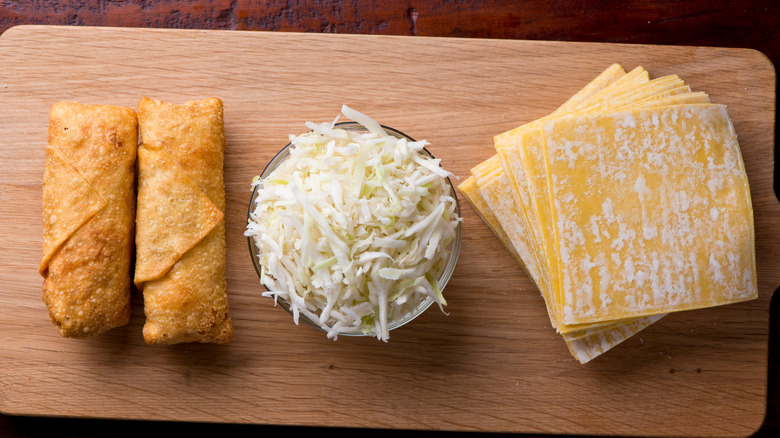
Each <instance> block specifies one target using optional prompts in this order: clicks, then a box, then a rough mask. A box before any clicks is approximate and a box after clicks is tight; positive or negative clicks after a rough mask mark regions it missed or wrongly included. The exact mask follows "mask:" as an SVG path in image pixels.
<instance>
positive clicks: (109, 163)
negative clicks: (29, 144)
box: [39, 102, 138, 338]
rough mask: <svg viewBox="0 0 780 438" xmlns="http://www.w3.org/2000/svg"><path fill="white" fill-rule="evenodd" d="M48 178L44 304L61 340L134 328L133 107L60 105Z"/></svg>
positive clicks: (53, 119)
mask: <svg viewBox="0 0 780 438" xmlns="http://www.w3.org/2000/svg"><path fill="white" fill-rule="evenodd" d="M48 137H49V138H48V144H47V146H46V170H45V173H44V177H43V256H42V260H41V265H40V268H39V271H40V274H41V275H42V276H43V279H44V280H43V301H44V303H46V306H47V308H48V310H49V316H50V317H51V319H52V321H53V322H54V324H55V325H56V326H57V328H58V329H59V332H60V334H61V335H62V336H65V337H73V338H85V337H88V336H92V335H97V334H100V333H103V332H105V331H107V330H109V329H111V328H114V327H119V326H122V325H125V324H127V323H128V321H129V319H130V290H131V285H132V268H131V265H132V258H133V237H134V234H133V227H134V226H135V161H136V150H137V147H138V119H137V117H136V113H135V111H133V110H132V109H130V108H125V107H120V106H111V105H84V104H80V103H76V102H60V103H57V104H55V105H54V106H52V108H51V111H50V113H49V136H48Z"/></svg>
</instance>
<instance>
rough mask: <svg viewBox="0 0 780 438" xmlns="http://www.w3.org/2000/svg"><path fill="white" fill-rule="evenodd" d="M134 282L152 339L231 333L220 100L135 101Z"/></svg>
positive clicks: (213, 338) (216, 339) (216, 337)
mask: <svg viewBox="0 0 780 438" xmlns="http://www.w3.org/2000/svg"><path fill="white" fill-rule="evenodd" d="M138 120H139V126H140V131H141V142H142V145H141V146H140V147H139V149H138V211H137V215H136V267H135V284H136V286H138V288H139V289H140V290H141V291H142V292H143V296H144V313H145V314H146V324H145V325H144V328H143V335H144V340H145V341H146V342H147V343H150V344H176V343H181V342H201V343H217V344H224V343H227V342H229V341H230V339H231V337H232V336H233V325H232V322H231V319H230V313H229V309H228V297H227V286H226V281H225V220H224V211H225V188H224V176H223V161H224V151H225V130H224V122H223V110H222V101H220V100H219V99H217V98H210V99H204V100H199V101H189V102H186V103H183V104H177V103H169V102H161V101H157V100H152V99H149V98H146V97H145V98H142V99H141V101H140V102H139V104H138Z"/></svg>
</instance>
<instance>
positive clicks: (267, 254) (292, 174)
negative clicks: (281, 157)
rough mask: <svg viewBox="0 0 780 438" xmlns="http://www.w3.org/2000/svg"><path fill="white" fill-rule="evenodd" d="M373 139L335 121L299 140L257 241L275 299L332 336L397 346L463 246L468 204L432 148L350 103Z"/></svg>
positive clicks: (266, 196)
mask: <svg viewBox="0 0 780 438" xmlns="http://www.w3.org/2000/svg"><path fill="white" fill-rule="evenodd" d="M342 114H343V115H344V116H346V117H348V118H351V119H352V120H354V121H356V122H358V123H359V124H361V125H362V126H363V127H365V128H366V129H365V131H362V130H361V131H356V130H345V129H341V128H339V127H338V126H337V125H336V121H337V120H338V118H337V119H336V120H334V121H333V122H331V123H323V124H314V123H311V122H309V123H307V124H306V125H307V127H308V128H309V129H310V130H311V131H310V132H307V133H305V134H302V135H299V136H293V135H291V136H290V142H291V147H290V156H289V158H288V159H287V160H285V161H283V162H282V164H280V165H279V167H277V168H276V169H275V170H274V171H273V172H271V173H270V174H269V175H268V176H267V177H265V178H263V179H257V180H255V181H253V183H252V186H253V188H254V187H255V186H256V189H257V197H256V204H255V208H254V210H253V211H252V212H251V213H250V218H249V222H248V224H247V229H246V232H245V234H246V235H247V236H249V237H252V240H253V241H254V243H255V245H257V248H258V250H259V251H258V253H259V256H258V257H259V264H260V265H261V266H262V272H261V282H262V284H263V285H264V286H265V288H266V292H264V293H263V295H264V296H267V297H272V298H274V300H275V302H276V300H279V299H281V300H284V301H285V302H286V303H288V304H289V308H290V310H291V313H292V315H293V320H294V321H295V323H296V324H298V322H299V319H300V317H301V315H304V316H305V318H307V319H308V320H310V321H312V322H314V323H315V324H318V325H319V326H320V327H321V328H322V329H323V330H325V331H326V332H327V336H328V338H332V339H337V338H338V335H339V334H346V333H349V334H354V333H356V332H362V333H364V334H371V335H374V336H376V337H377V338H378V339H380V340H382V341H385V342H386V341H387V340H388V339H389V326H390V323H391V321H394V320H397V319H400V318H401V317H403V316H404V315H405V314H408V313H409V312H411V311H412V310H413V309H414V308H416V307H417V306H418V305H419V304H420V303H422V302H423V301H425V300H426V299H428V297H430V298H431V299H432V300H433V301H434V302H436V303H437V304H438V305H439V308H440V309H442V310H443V306H446V304H447V303H446V300H445V299H444V296H443V295H442V293H441V291H440V288H439V285H438V282H437V278H438V277H439V274H440V273H441V271H442V270H443V269H444V268H445V265H446V262H447V259H448V256H449V245H450V242H452V240H453V239H454V238H455V237H456V232H457V227H458V222H459V221H460V220H461V219H460V218H459V217H458V214H457V202H456V200H455V199H454V198H453V193H452V190H451V186H450V184H449V182H448V181H447V178H448V177H449V176H451V173H450V172H447V171H445V170H444V169H443V168H442V167H441V166H440V163H439V160H438V159H434V158H431V157H430V156H428V155H426V154H425V153H424V152H423V148H424V147H425V146H426V145H428V143H427V142H426V141H409V140H407V139H406V138H397V137H395V136H392V135H389V134H388V133H387V132H386V131H385V130H384V129H383V128H382V127H381V126H380V125H379V124H377V123H376V122H375V121H373V120H372V119H370V118H369V117H367V116H365V115H363V114H361V113H359V112H357V111H355V110H353V109H351V108H349V107H347V106H344V107H343V108H342Z"/></svg>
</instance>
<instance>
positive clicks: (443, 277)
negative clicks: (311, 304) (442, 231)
mask: <svg viewBox="0 0 780 438" xmlns="http://www.w3.org/2000/svg"><path fill="white" fill-rule="evenodd" d="M335 126H336V127H338V128H341V129H346V130H352V131H361V132H366V131H367V130H366V128H365V127H364V126H363V125H361V124H359V123H356V122H341V123H337V124H336V125H335ZM381 126H382V128H383V129H384V130H385V131H386V132H387V133H388V134H390V135H393V136H394V137H397V138H404V137H405V138H406V139H407V140H409V141H415V140H414V139H413V138H412V137H409V136H408V135H406V134H404V133H403V132H401V131H398V130H397V129H393V128H391V127H388V126H384V125H381ZM291 147H292V144H290V143H288V144H287V145H286V146H285V147H284V148H282V150H280V151H279V152H278V153H277V154H276V156H274V157H273V158H272V159H271V161H270V162H269V163H268V165H267V166H266V167H265V169H264V170H263V172H262V173H261V174H260V179H263V178H265V177H267V176H268V175H269V174H271V172H273V171H274V170H276V168H277V167H279V165H280V164H281V163H282V162H284V160H286V159H287V158H289V157H290V148H291ZM423 152H424V153H425V154H427V155H428V156H430V157H432V158H433V154H431V153H430V152H429V151H428V150H427V149H424V148H423ZM447 184H448V185H449V187H450V192H451V194H452V197H453V199H455V212H456V213H457V215H458V217H460V204H459V203H458V197H457V195H456V192H455V187H454V186H453V184H452V181H450V179H449V178H447ZM256 199H257V187H255V188H254V189H253V190H252V197H251V199H250V201H249V211H248V213H247V221H249V220H250V217H251V214H252V212H253V211H254V210H255V206H256ZM461 234H462V224H461V223H460V222H458V226H457V229H456V230H455V238H454V239H452V242H450V244H449V247H448V249H449V258H448V259H447V261H446V265H445V267H444V269H442V270H441V272H440V273H439V275H438V276H437V277H436V280H437V281H438V284H439V289H440V290H441V291H442V293H444V289H445V286H447V283H448V282H449V280H450V278H451V277H452V274H453V272H455V265H456V264H457V263H458V255H459V254H460V244H461ZM247 239H248V242H249V252H250V254H251V256H252V264H253V265H254V267H255V271H256V272H257V275H258V278H259V277H260V275H261V274H260V273H261V266H260V261H259V257H258V256H259V255H260V252H259V249H258V247H257V245H256V244H255V241H254V237H252V236H249V237H248V238H247ZM278 302H279V305H280V306H281V307H282V308H284V309H285V310H286V311H287V312H288V313H290V314H291V315H292V310H291V309H290V305H289V303H287V302H286V301H285V300H283V299H279V301H278ZM433 303H434V300H433V298H431V297H426V298H425V299H424V300H423V301H421V302H420V303H419V304H418V305H417V306H415V307H414V308H413V309H412V310H411V311H409V312H408V313H406V314H404V315H403V316H402V317H401V318H398V319H395V320H391V321H388V330H390V331H392V330H394V329H397V328H399V327H401V326H403V325H406V324H407V323H409V322H410V321H412V320H413V319H415V318H416V317H418V316H419V315H421V314H422V313H423V312H425V311H426V310H427V309H428V308H429V307H430V306H431V304H433ZM299 321H301V322H303V323H305V324H307V325H310V326H312V327H314V328H316V329H318V330H321V331H325V330H324V329H323V328H322V327H320V325H319V324H318V323H317V322H315V321H312V320H310V319H309V318H308V317H306V316H305V315H303V314H300V316H299ZM339 336H373V334H372V333H370V332H369V333H366V332H364V331H362V330H359V329H356V330H355V331H352V332H340V333H339Z"/></svg>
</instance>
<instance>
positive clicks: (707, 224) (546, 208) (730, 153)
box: [458, 64, 757, 363]
mask: <svg viewBox="0 0 780 438" xmlns="http://www.w3.org/2000/svg"><path fill="white" fill-rule="evenodd" d="M494 148H495V155H493V156H492V157H490V158H488V159H486V160H485V161H483V162H481V163H478V164H477V165H476V166H474V167H473V168H472V170H471V175H470V176H469V177H468V178H467V179H465V180H464V181H463V182H462V183H461V184H460V185H459V187H458V188H459V190H460V191H461V193H462V194H463V195H464V196H465V197H466V199H467V200H468V201H469V202H470V204H471V205H472V206H473V207H474V209H475V210H476V212H477V214H478V215H479V216H480V217H481V218H482V219H483V220H484V222H485V223H486V224H487V225H488V227H489V228H490V229H491V230H492V231H493V232H494V234H495V235H496V237H497V238H498V239H499V240H500V241H501V242H502V244H503V245H504V246H505V247H506V248H507V250H508V251H509V253H510V254H511V255H512V256H513V257H514V259H515V260H516V261H517V263H518V265H519V267H520V268H521V269H523V270H524V272H525V273H526V275H527V276H528V277H529V279H530V280H531V281H532V282H533V283H534V285H535V286H536V287H537V288H538V289H539V292H540V293H541V296H542V298H543V301H544V304H545V307H546V310H547V314H548V317H549V321H550V325H551V326H552V327H553V328H554V329H555V330H556V331H557V332H558V333H559V334H560V335H561V336H562V337H563V339H564V341H565V342H566V345H567V347H568V349H569V352H570V353H571V354H572V356H573V357H574V358H576V359H577V360H578V361H579V362H580V363H587V362H589V361H591V360H593V359H594V358H596V357H598V356H600V355H602V354H604V353H605V352H607V351H608V350H610V349H612V348H614V347H615V346H617V345H618V344H620V343H621V342H623V341H625V340H626V339H628V338H630V337H631V336H633V335H635V334H637V333H638V332H640V331H641V330H643V329H645V328H647V327H648V326H650V325H651V324H653V323H655V322H657V321H658V320H660V319H661V318H663V317H664V316H665V315H668V314H670V313H673V312H679V311H687V310H694V309H701V308H707V307H712V306H718V305H725V304H731V303H736V302H740V301H745V300H750V299H754V298H756V297H757V285H756V267H755V242H754V241H755V237H754V225H753V210H752V204H751V198H750V188H749V184H748V178H747V173H746V171H745V166H744V163H743V161H742V156H741V152H740V148H739V143H738V141H737V135H736V132H735V130H734V127H733V125H732V123H731V120H730V118H729V116H728V112H727V110H726V107H725V106H724V105H718V104H714V103H712V102H711V101H710V98H709V96H708V95H707V94H706V93H704V92H700V91H691V88H690V87H689V86H688V85H687V84H685V83H684V82H683V80H682V79H681V78H679V77H678V76H677V75H667V76H662V77H659V78H654V79H651V78H650V75H649V73H648V72H647V71H646V70H645V69H644V68H642V67H636V68H635V69H634V70H631V71H630V72H626V71H625V70H624V69H623V67H622V66H620V65H618V64H613V65H611V66H610V67H609V68H607V69H606V70H604V71H603V72H602V73H601V74H600V75H598V76H597V77H596V78H595V79H593V80H592V81H591V82H590V83H589V84H587V85H586V86H585V87H584V88H582V89H581V90H580V91H579V92H578V93H576V94H575V95H574V96H572V97H571V98H570V99H569V100H567V101H566V102H565V103H564V104H563V105H561V106H560V107H559V108H558V109H556V110H555V111H554V112H553V113H551V114H549V115H547V116H545V117H543V118H540V119H537V120H534V121H531V122H529V123H526V124H524V125H521V126H519V127H517V128H515V129H511V130H509V131H506V132H503V133H500V134H498V135H496V136H495V137H494Z"/></svg>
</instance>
